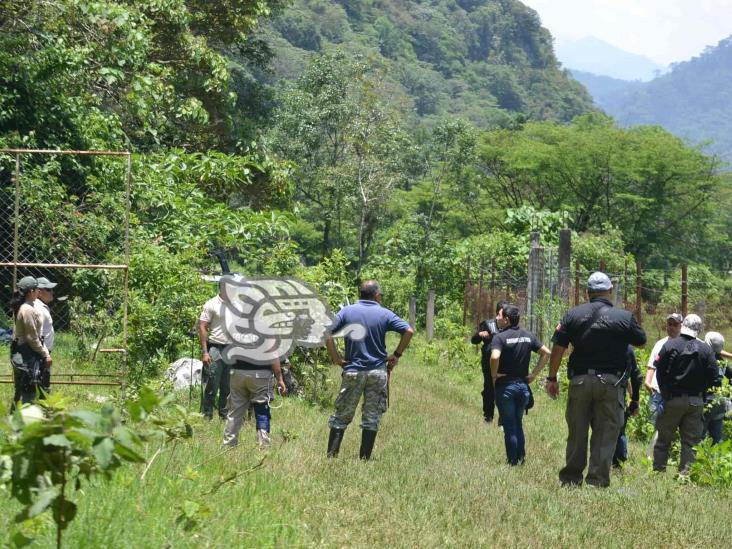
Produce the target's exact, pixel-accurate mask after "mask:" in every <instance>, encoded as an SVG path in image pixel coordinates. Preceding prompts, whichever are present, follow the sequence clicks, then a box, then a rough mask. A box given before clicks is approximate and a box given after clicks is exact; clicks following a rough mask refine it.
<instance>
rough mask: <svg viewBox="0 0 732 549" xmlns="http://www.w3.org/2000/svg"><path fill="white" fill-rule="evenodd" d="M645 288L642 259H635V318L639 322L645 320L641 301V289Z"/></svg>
mask: <svg viewBox="0 0 732 549" xmlns="http://www.w3.org/2000/svg"><path fill="white" fill-rule="evenodd" d="M642 289H643V269H642V268H641V263H640V260H638V259H636V261H635V318H636V320H637V321H638V324H641V323H642V322H643V311H642V309H643V303H642V301H641V290H642Z"/></svg>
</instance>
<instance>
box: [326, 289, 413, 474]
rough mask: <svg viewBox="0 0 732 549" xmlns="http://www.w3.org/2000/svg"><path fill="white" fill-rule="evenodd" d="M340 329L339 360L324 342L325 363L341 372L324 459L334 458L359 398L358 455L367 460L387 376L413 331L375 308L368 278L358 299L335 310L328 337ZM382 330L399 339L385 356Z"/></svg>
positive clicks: (376, 297)
mask: <svg viewBox="0 0 732 549" xmlns="http://www.w3.org/2000/svg"><path fill="white" fill-rule="evenodd" d="M344 328H345V332H344V337H345V340H346V357H345V359H344V358H342V357H341V356H340V355H339V353H338V349H337V348H336V345H335V342H334V341H333V338H332V337H330V336H329V337H328V338H327V339H326V346H327V348H328V354H329V355H330V358H331V360H332V361H333V363H334V364H336V365H337V366H340V367H341V368H343V374H342V381H341V390H340V392H339V393H338V397H337V398H336V401H335V412H334V413H333V415H332V416H331V417H330V421H329V422H328V425H329V426H330V436H329V438H328V457H335V456H337V455H338V450H339V449H340V446H341V441H342V440H343V434H344V432H345V430H346V427H348V424H349V423H351V421H352V420H353V416H354V414H355V412H356V406H357V405H358V401H359V400H360V399H361V395H363V410H362V418H361V429H362V434H361V449H360V451H359V457H360V458H361V459H364V460H367V459H370V458H371V451H372V450H373V448H374V441H375V440H376V432H377V431H378V429H379V420H380V419H381V415H382V414H383V413H384V412H385V411H386V399H387V383H388V379H389V375H390V374H391V371H392V370H393V369H394V367H395V366H396V365H397V363H398V362H399V357H401V356H402V353H403V352H404V350H405V349H406V348H407V346H408V345H409V341H410V340H411V339H412V335H413V334H414V330H412V328H411V327H410V326H409V324H407V323H406V322H405V321H404V320H402V319H401V318H399V317H398V316H397V315H396V314H394V313H393V312H392V311H390V310H389V309H387V308H386V307H382V306H381V288H380V287H379V283H378V282H376V281H375V280H368V281H366V282H364V283H363V284H362V285H361V288H360V289H359V301H358V303H356V304H354V305H349V306H347V307H344V308H343V309H341V310H340V311H339V312H338V314H337V315H336V317H335V321H334V323H333V325H332V326H331V328H330V333H331V334H336V333H337V332H339V331H341V330H343V329H344ZM386 332H399V333H400V334H401V335H402V337H401V340H400V341H399V345H397V348H396V350H395V351H394V353H392V354H391V355H388V354H387V352H386Z"/></svg>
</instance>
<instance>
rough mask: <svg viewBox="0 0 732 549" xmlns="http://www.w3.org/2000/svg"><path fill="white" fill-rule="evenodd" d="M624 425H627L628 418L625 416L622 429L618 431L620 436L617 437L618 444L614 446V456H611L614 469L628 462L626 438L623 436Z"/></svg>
mask: <svg viewBox="0 0 732 549" xmlns="http://www.w3.org/2000/svg"><path fill="white" fill-rule="evenodd" d="M626 425H628V416H625V422H624V423H623V428H622V429H620V436H618V442H617V444H615V454H613V465H614V466H615V467H618V466H620V464H621V463H623V462H625V461H628V436H627V435H626V434H625V427H626Z"/></svg>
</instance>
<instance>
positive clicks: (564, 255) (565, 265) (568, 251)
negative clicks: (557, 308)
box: [559, 229, 572, 302]
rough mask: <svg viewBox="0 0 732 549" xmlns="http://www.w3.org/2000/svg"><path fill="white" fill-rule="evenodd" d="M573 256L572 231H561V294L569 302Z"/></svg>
mask: <svg viewBox="0 0 732 549" xmlns="http://www.w3.org/2000/svg"><path fill="white" fill-rule="evenodd" d="M571 258H572V231H570V230H569V229H561V230H560V231H559V296H560V297H561V298H562V299H563V300H564V301H565V302H569V286H570V283H571V272H570V271H571V267H570V260H571Z"/></svg>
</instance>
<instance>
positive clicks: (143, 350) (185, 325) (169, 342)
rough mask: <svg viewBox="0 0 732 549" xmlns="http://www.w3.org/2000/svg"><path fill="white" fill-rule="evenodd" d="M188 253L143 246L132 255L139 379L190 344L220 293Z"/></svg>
mask: <svg viewBox="0 0 732 549" xmlns="http://www.w3.org/2000/svg"><path fill="white" fill-rule="evenodd" d="M196 261H197V258H196V257H195V256H193V254H192V253H191V251H190V250H189V251H188V252H187V253H181V254H178V255H175V254H173V253H171V252H169V251H168V250H166V249H165V248H163V247H161V246H155V245H152V244H146V245H143V244H140V245H138V246H136V247H135V249H134V250H133V253H132V255H131V257H130V288H131V290H130V294H129V311H130V312H129V327H130V348H129V353H130V360H131V362H132V364H133V365H134V368H133V370H134V371H135V372H137V374H138V375H142V376H145V375H152V374H157V373H159V369H160V368H161V366H163V365H165V364H166V363H167V362H169V361H170V360H171V359H175V358H177V357H176V354H177V352H178V348H179V347H182V346H183V345H185V344H186V342H187V338H188V337H189V332H190V330H191V329H192V327H193V326H194V324H195V322H196V320H197V319H198V313H199V312H200V308H201V306H202V304H203V303H204V302H205V301H207V300H208V299H210V298H211V297H213V296H214V295H216V293H217V292H218V290H217V289H216V287H215V285H213V284H209V283H206V282H204V281H203V280H202V279H201V276H200V274H199V273H198V272H197V271H196V270H195V269H194V268H193V265H195V262H196Z"/></svg>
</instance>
